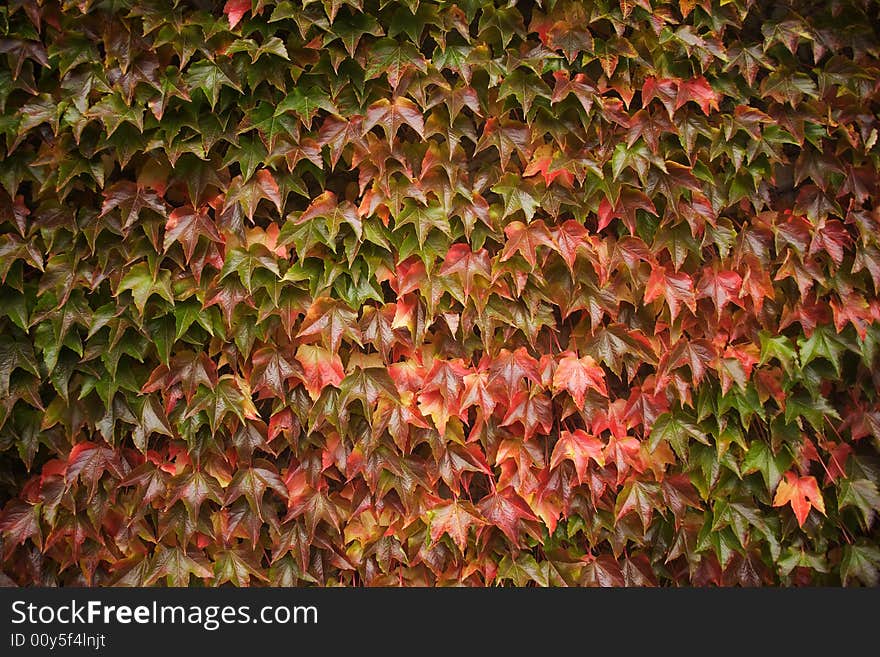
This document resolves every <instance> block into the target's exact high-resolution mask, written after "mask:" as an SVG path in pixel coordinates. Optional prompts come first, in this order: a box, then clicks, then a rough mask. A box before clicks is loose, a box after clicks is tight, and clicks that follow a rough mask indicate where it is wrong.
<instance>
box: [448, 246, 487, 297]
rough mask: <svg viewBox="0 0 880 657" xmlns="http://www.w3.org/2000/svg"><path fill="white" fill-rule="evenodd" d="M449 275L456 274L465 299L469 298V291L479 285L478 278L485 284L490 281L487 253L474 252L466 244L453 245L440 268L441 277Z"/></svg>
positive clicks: (484, 250) (484, 251) (483, 251)
mask: <svg viewBox="0 0 880 657" xmlns="http://www.w3.org/2000/svg"><path fill="white" fill-rule="evenodd" d="M449 274H458V277H459V279H460V280H461V283H462V286H463V287H464V296H465V299H467V298H468V297H470V296H471V291H472V290H473V289H474V288H475V287H476V286H477V285H479V282H478V281H477V280H476V279H477V278H478V277H479V278H482V279H483V280H484V281H486V282H488V281H490V280H491V279H492V274H491V265H490V261H489V252H488V251H486V249H479V250H478V251H476V252H474V251H471V247H470V246H468V245H467V244H453V245H452V246H451V247H450V248H449V252H448V253H447V254H446V259H445V260H444V262H443V266H442V267H441V268H440V275H441V276H448V275H449Z"/></svg>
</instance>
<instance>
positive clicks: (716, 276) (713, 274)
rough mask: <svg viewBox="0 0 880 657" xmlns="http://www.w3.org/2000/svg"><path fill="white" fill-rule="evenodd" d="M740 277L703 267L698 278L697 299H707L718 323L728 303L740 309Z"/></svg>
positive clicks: (733, 272)
mask: <svg viewBox="0 0 880 657" xmlns="http://www.w3.org/2000/svg"><path fill="white" fill-rule="evenodd" d="M741 289H742V277H741V276H740V275H739V274H737V273H736V272H735V271H717V270H715V269H714V268H713V267H709V266H707V267H705V268H704V269H703V276H702V278H700V285H699V288H698V295H697V298H699V299H704V298H708V299H711V300H712V303H713V304H714V305H715V316H716V317H717V319H718V320H719V321H720V320H721V313H722V310H723V309H724V306H726V305H727V304H728V303H733V304H734V305H736V306H739V307H742V302H741V301H740V290H741Z"/></svg>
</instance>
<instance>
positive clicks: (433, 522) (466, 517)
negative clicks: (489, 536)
mask: <svg viewBox="0 0 880 657" xmlns="http://www.w3.org/2000/svg"><path fill="white" fill-rule="evenodd" d="M429 514H430V527H431V541H432V542H434V543H436V542H437V541H438V540H439V539H440V537H441V536H443V534H449V537H450V538H451V539H452V540H453V542H454V543H455V544H456V545H457V546H458V548H459V549H460V550H461V551H462V552H464V551H465V549H466V548H467V539H468V530H469V529H470V528H471V527H481V526H483V525H485V524H486V521H485V520H484V519H483V518H482V516H481V515H480V512H479V511H478V510H477V509H476V507H474V505H473V504H471V503H470V502H463V501H460V500H454V501H452V502H449V503H448V504H444V505H441V506H436V507H434V508H433V509H431V511H429Z"/></svg>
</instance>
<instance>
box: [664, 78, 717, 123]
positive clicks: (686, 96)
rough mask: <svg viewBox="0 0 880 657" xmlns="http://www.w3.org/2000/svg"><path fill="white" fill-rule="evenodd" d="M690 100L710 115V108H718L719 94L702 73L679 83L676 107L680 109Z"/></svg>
mask: <svg viewBox="0 0 880 657" xmlns="http://www.w3.org/2000/svg"><path fill="white" fill-rule="evenodd" d="M689 100H692V101H694V102H695V103H696V104H697V105H699V106H700V109H701V110H703V114H706V115H708V114H709V109H710V108H715V110H716V111H717V110H718V94H716V93H715V90H714V89H712V87H711V85H710V84H709V82H708V80H706V78H704V77H703V76H702V75H700V76H698V77H695V78H691V79H690V80H682V82H681V83H680V84H679V85H678V95H677V96H676V98H675V109H678V108H679V107H681V106H682V105H684V104H685V103H686V102H688V101H689Z"/></svg>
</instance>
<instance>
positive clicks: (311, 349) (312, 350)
mask: <svg viewBox="0 0 880 657" xmlns="http://www.w3.org/2000/svg"><path fill="white" fill-rule="evenodd" d="M296 359H297V360H298V361H299V363H300V365H302V368H303V372H304V375H303V383H304V384H305V386H306V390H308V391H309V396H310V397H311V398H312V399H313V400H316V399H317V398H318V397H319V396H320V395H321V391H322V390H323V389H324V388H326V387H327V386H328V385H329V386H339V384H340V383H341V382H342V379H344V378H345V369H344V368H343V367H342V359H341V358H340V357H339V355H338V354H335V353H333V352H330V351H328V350H327V349H324V348H322V347H318V346H314V345H308V344H303V345H300V346H299V349H297V350H296Z"/></svg>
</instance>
